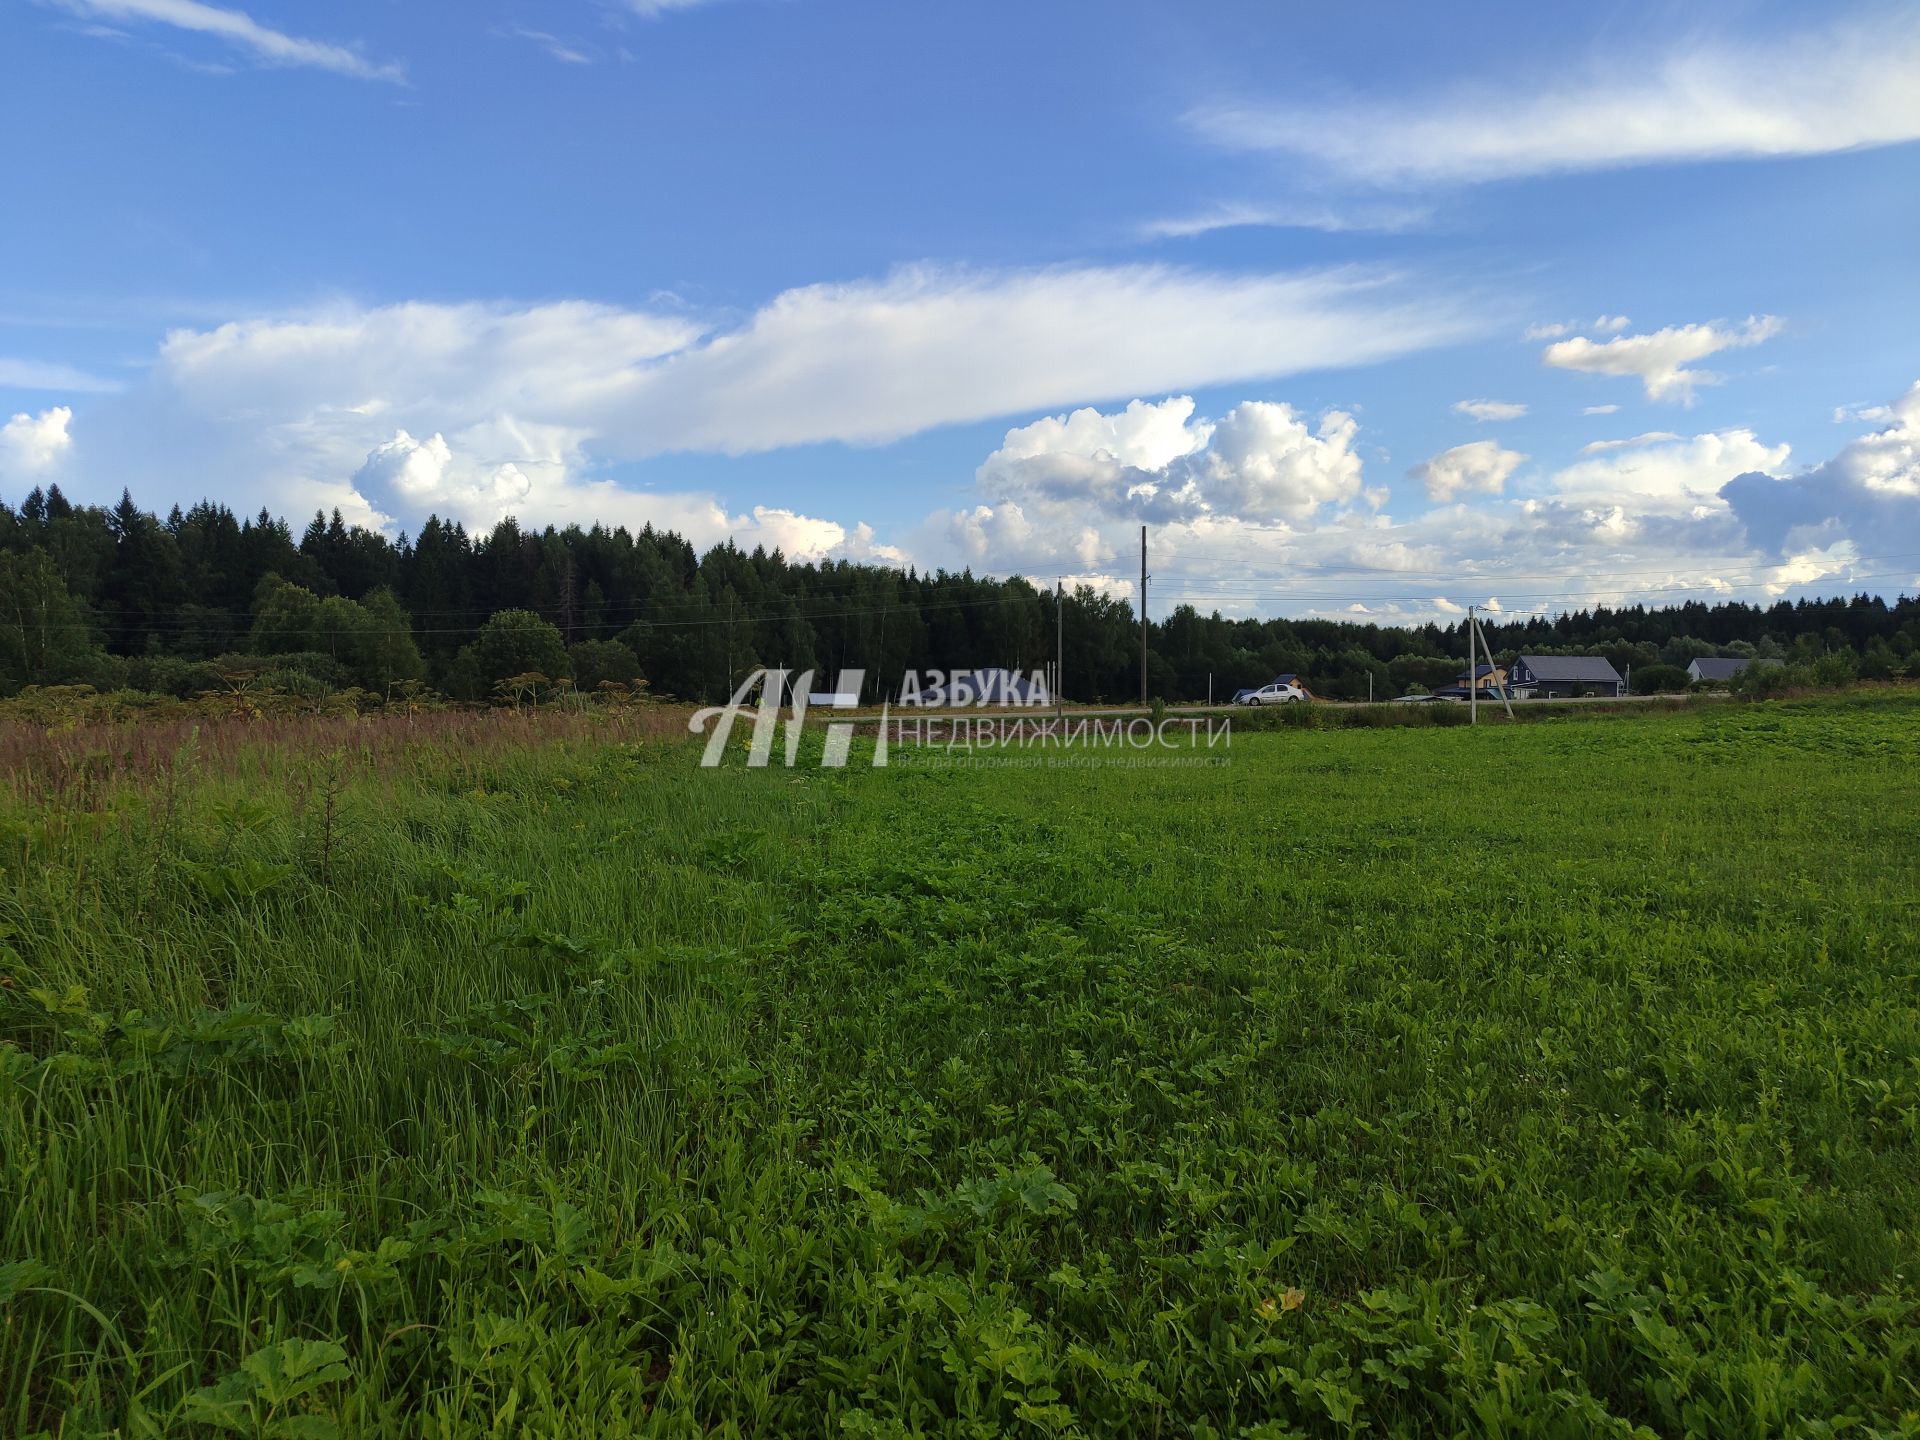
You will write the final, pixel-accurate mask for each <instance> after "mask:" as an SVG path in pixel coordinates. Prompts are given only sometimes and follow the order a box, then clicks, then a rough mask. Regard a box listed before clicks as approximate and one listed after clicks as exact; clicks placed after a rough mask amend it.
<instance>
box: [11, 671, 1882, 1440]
mask: <svg viewBox="0 0 1920 1440" xmlns="http://www.w3.org/2000/svg"><path fill="white" fill-rule="evenodd" d="M676 723H677V722H676ZM515 726H519V727H520V728H514V727H515ZM477 727H478V722H475V727H474V728H470V729H468V730H465V731H461V732H460V733H459V734H457V735H441V736H436V735H435V734H434V733H431V732H430V730H426V731H423V732H422V733H421V735H420V738H419V739H417V740H413V741H409V740H407V739H406V738H405V736H404V735H400V736H398V737H396V735H395V734H394V733H392V732H384V733H383V734H381V735H380V736H378V737H374V736H373V735H372V727H367V726H359V727H356V726H353V725H343V726H341V727H339V728H337V729H333V730H323V729H320V728H311V729H309V730H308V731H306V732H303V734H302V735H301V736H299V737H289V738H285V739H282V740H280V741H268V740H263V741H261V742H260V743H259V744H257V745H250V744H249V743H248V742H246V741H244V740H234V739H232V738H231V737H224V736H211V735H209V736H203V737H201V738H200V740H198V741H196V742H193V743H190V744H185V745H182V746H181V748H180V750H179V751H178V753H170V754H169V755H168V757H167V759H166V763H164V764H158V765H151V764H143V763H140V762H139V760H138V757H134V758H132V759H129V756H130V755H131V754H132V752H131V751H130V750H126V749H124V747H123V748H122V749H120V750H116V746H122V742H121V741H119V740H115V739H113V738H111V737H109V738H108V739H106V740H96V741H89V742H88V743H89V744H90V745H92V747H93V748H92V749H91V750H88V749H87V747H86V746H85V745H80V744H78V743H77V742H76V743H73V744H66V745H65V752H66V753H68V754H73V755H78V756H79V758H78V759H74V760H67V759H61V758H59V755H58V754H56V752H59V751H61V749H62V745H63V743H64V742H61V741H59V740H58V738H57V737H56V738H55V739H53V740H47V741H44V742H41V741H34V742H33V743H32V744H27V743H26V742H21V743H22V746H24V748H21V749H20V750H19V755H18V756H17V757H16V758H20V765H19V767H18V768H17V769H16V770H15V772H14V782H13V785H12V789H11V796H12V798H11V799H10V800H9V799H0V844H3V845H4V850H3V851H0V862H3V863H4V866H5V871H6V881H7V891H8V896H7V898H6V899H5V900H4V901H3V902H0V905H3V906H4V908H0V940H3V946H4V948H0V972H4V973H3V974H0V1434H6V1435H27V1434H34V1433H39V1432H49V1433H52V1434H59V1435H67V1436H77V1435H94V1434H102V1433H119V1434H123V1435H129V1436H134V1435H156V1434H164V1435H174V1434H181V1435H196V1434H219V1433H232V1434H241V1435H270V1436H289V1437H319V1436H325V1435H332V1434H336V1433H337V1434H340V1435H345V1436H361V1435H391V1436H429V1437H454V1436H480V1435H489V1436H511V1435H524V1436H555V1437H584V1436H594V1435H608V1434H626V1433H645V1434H663V1435H693V1434H706V1433H721V1434H745V1435H769V1434H792V1435H805V1436H813V1435H848V1436H881V1435H889V1436H890V1435H906V1434H915V1433H939V1434H949V1435H966V1436H996V1435H1003V1434H1015V1435H1017V1434H1036V1435H1038V1434H1060V1435H1087V1436H1099V1435H1142V1436H1168V1437H1172V1436H1187V1435H1204V1436H1232V1435H1253V1436H1263V1437H1277V1436H1283V1435H1295V1434H1311V1435H1347V1434H1354V1433H1366V1434H1455V1433H1475V1434H1486V1435H1509V1436H1511V1435H1535V1434H1541V1435H1564V1436H1570V1437H1572V1436H1589V1435H1609V1434H1630V1433H1631V1434H1648V1433H1652V1434H1660V1435H1678V1434H1698V1435H1712V1436H1746V1435H1752V1436H1763V1435H1764V1436H1775V1435H1807V1436H1816V1435H1818V1436H1825V1435H1833V1434H1846V1435H1860V1436H1868V1435H1915V1434H1920V1244H1917V1243H1916V1229H1917V1228H1920V1013H1917V1012H1916V1004H1917V997H1920V983H1917V982H1920V696H1916V695H1915V694H1914V693H1913V692H1905V693H1901V692H1888V693H1884V694H1881V695H1878V696H1860V697H1850V698H1840V699H1833V700H1821V701H1808V702H1795V703H1777V704H1767V705H1756V706H1743V705H1722V706H1714V707H1708V708H1705V709H1701V710H1693V711H1684V712H1678V713H1669V714H1656V715H1644V716H1634V717H1624V716H1610V717H1595V718H1573V717H1568V718H1560V719H1555V720H1552V721H1549V722H1545V723H1535V724H1527V725H1519V726H1506V725H1483V726H1481V727H1480V728H1478V729H1477V730H1472V731H1469V730H1465V729H1456V728H1421V729H1404V730H1395V729H1381V730H1343V731H1328V732H1321V731H1310V730H1297V731H1295V730H1287V729H1279V730H1274V731H1271V732H1268V733H1261V734H1254V735H1245V736H1240V737H1237V738H1236V740H1235V743H1234V745H1233V749H1232V752H1231V755H1232V763H1231V764H1230V765H1229V766H1227V767H1225V768H1213V769H1181V770H1172V769H1170V770H1162V771H1152V770H1129V769H1077V770H1073V769H1060V770H1046V769H1013V770H995V769H988V768H971V769H954V770H942V769H937V768H923V767H913V768H904V769H903V768H896V769H893V770H888V771H875V770H871V769H859V768H854V769H849V770H846V771H841V772H824V771H820V770H818V769H811V770H809V769H801V770H791V771H789V770H783V769H778V768H776V769H771V770H766V771H747V770H745V769H743V768H739V767H738V766H736V767H735V768H731V769H727V770H723V771H702V770H700V769H698V768H697V765H696V760H697V753H698V750H697V745H695V744H694V743H691V742H689V741H688V740H686V739H685V738H684V734H682V735H680V736H675V735H672V734H671V733H668V731H669V730H670V728H671V727H662V728H661V729H660V730H659V731H658V732H657V733H646V732H643V731H637V730H636V731H626V732H617V733H615V732H610V733H606V734H595V733H592V732H591V729H590V727H587V726H585V725H584V724H583V725H577V726H574V727H573V728H571V729H568V730H566V731H565V733H560V734H553V735H545V736H544V737H543V732H541V731H540V729H539V728H538V727H537V726H536V725H533V724H532V723H531V722H528V723H526V724H525V725H522V724H521V722H519V721H515V722H512V723H511V724H509V722H507V721H505V720H503V721H501V722H500V728H499V733H497V734H496V733H493V732H491V731H483V730H482V729H480V728H477ZM236 733H239V734H245V733H246V732H245V731H244V730H237V731H236ZM169 743H170V744H171V743H172V742H169ZM35 746H38V747H39V748H38V749H35V748H34V747H35ZM335 746H337V747H339V748H338V749H337V750H335V749H333V748H332V747H335ZM21 757H24V758H21ZM28 760H31V761H32V763H31V764H28V763H27V761H28Z"/></svg>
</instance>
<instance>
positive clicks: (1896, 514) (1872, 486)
mask: <svg viewBox="0 0 1920 1440" xmlns="http://www.w3.org/2000/svg"><path fill="white" fill-rule="evenodd" d="M1884 408H1885V411H1886V420H1885V423H1884V424H1883V425H1882V426H1881V428H1879V429H1878V430H1874V431H1871V432H1869V433H1868V434H1866V435H1862V436H1860V437H1859V438H1857V439H1855V440H1852V441H1849V442H1848V443H1847V444H1846V445H1844V446H1842V447H1841V449H1840V452H1839V453H1838V454H1837V455H1835V456H1834V457H1833V458H1832V459H1830V460H1827V461H1825V462H1824V463H1822V464H1819V465H1816V466H1814V467H1812V468H1811V469H1809V470H1805V471H1802V472H1801V473H1800V474H1797V475H1792V476H1787V477H1783V478H1777V477H1775V476H1772V475H1770V474H1768V473H1766V471H1767V469H1768V467H1763V466H1754V467H1752V473H1745V474H1741V475H1738V476H1737V477H1735V478H1734V479H1733V480H1732V481H1731V482H1730V483H1729V484H1728V485H1727V486H1726V488H1725V491H1724V498H1725V499H1726V501H1727V502H1728V503H1729V504H1730V505H1731V506H1732V507H1733V509H1734V511H1735V513H1736V514H1737V515H1738V516H1739V517H1740V521H1741V523H1742V524H1743V525H1744V526H1745V527H1746V531H1747V534H1748V535H1749V536H1750V537H1751V538H1752V540H1753V542H1754V543H1755V544H1756V545H1759V546H1760V547H1762V548H1763V549H1765V550H1768V551H1770V552H1772V553H1774V554H1780V555H1788V556H1790V555H1792V554H1793V553H1795V552H1796V551H1811V550H1815V549H1822V550H1823V549H1824V548H1825V547H1828V546H1830V545H1832V544H1833V543H1835V542H1836V541H1838V540H1849V541H1851V542H1852V543H1855V544H1864V545H1866V546H1867V547H1869V548H1870V549H1871V548H1874V547H1879V548H1881V550H1882V553H1885V550H1886V549H1888V548H1891V549H1894V550H1899V551H1902V552H1904V550H1905V549H1906V548H1909V546H1910V541H1908V540H1907V538H1906V537H1910V536H1915V535H1920V381H1916V382H1915V383H1914V384H1913V385H1912V386H1911V387H1910V388H1909V389H1908V390H1907V392H1906V394H1904V395H1902V396H1901V397H1900V398H1899V399H1898V400H1896V401H1894V402H1893V403H1892V404H1891V405H1889V406H1886V407H1884Z"/></svg>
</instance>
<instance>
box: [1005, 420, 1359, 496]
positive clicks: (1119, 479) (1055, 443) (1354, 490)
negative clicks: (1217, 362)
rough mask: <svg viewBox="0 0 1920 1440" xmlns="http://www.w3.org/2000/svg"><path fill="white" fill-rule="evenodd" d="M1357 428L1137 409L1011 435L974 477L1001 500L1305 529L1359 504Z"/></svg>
mask: <svg viewBox="0 0 1920 1440" xmlns="http://www.w3.org/2000/svg"><path fill="white" fill-rule="evenodd" d="M1357 429H1358V427H1357V426H1356V425H1355V423H1354V420H1353V417H1352V416H1351V415H1348V414H1346V413H1345V412H1343V411H1339V410H1330V411H1328V412H1327V413H1326V414H1324V415H1322V416H1321V417H1319V419H1318V421H1317V422H1315V423H1313V424H1309V423H1308V422H1307V421H1305V420H1303V419H1301V418H1300V417H1299V416H1298V415H1296V414H1295V413H1294V411H1293V410H1292V408H1291V407H1289V406H1287V405H1282V404H1278V403H1275V402H1272V401H1264V400H1248V401H1243V402H1241V403H1240V404H1238V405H1236V406H1234V407H1233V408H1232V409H1231V410H1229V411H1228V412H1227V413H1226V414H1225V415H1224V416H1222V417H1221V418H1220V419H1219V420H1217V421H1214V420H1205V419H1195V418H1194V402H1193V399H1192V397H1191V396H1186V395H1179V396H1173V397H1170V398H1169V399H1166V400H1163V401H1159V402H1150V401H1145V400H1135V401H1133V402H1131V403H1130V404H1129V405H1128V406H1127V407H1126V408H1125V409H1124V410H1121V411H1116V412H1112V413H1102V412H1100V411H1098V410H1095V409H1092V408H1086V409H1081V410H1076V411H1074V412H1073V413H1072V414H1070V415H1061V416H1049V417H1046V418H1044V419H1041V420H1036V421H1034V422H1033V423H1032V424H1031V425H1023V426H1019V427H1017V428H1015V429H1013V430H1009V431H1008V432H1007V436H1006V440H1005V442H1004V443H1003V444H1002V445H1001V447H1000V448H999V449H998V450H996V451H994V452H993V454H991V455H989V456H988V457H987V459H986V460H985V462H984V463H983V464H982V465H981V466H980V469H979V471H978V474H977V477H976V478H977V479H978V481H979V484H980V486H981V488H982V489H983V490H985V491H987V492H988V493H990V494H992V495H993V496H994V497H995V498H996V499H1004V498H1006V497H1013V498H1015V499H1021V500H1032V499H1039V500H1042V501H1047V502H1052V503H1054V504H1064V505H1072V506H1076V507H1079V508H1080V509H1081V510H1083V511H1084V510H1086V509H1088V508H1091V509H1093V510H1095V511H1098V512H1100V513H1102V514H1105V515H1109V516H1123V517H1130V518H1136V519H1142V520H1174V519H1179V520H1193V519H1196V518H1199V517H1203V516H1211V517H1215V518H1233V519H1241V520H1251V521H1261V522H1274V521H1279V522H1288V523H1294V524H1301V523H1307V522H1310V521H1311V520H1312V519H1313V517H1314V516H1315V515H1316V514H1317V513H1318V512H1319V511H1320V510H1321V509H1322V507H1324V506H1327V505H1330V504H1336V503H1341V502H1347V501H1352V500H1356V499H1361V498H1364V495H1363V489H1362V485H1361V462H1360V457H1359V456H1358V455H1357V454H1355V453H1354V449H1353V440H1354V436H1355V434H1356V433H1357Z"/></svg>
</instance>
